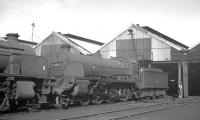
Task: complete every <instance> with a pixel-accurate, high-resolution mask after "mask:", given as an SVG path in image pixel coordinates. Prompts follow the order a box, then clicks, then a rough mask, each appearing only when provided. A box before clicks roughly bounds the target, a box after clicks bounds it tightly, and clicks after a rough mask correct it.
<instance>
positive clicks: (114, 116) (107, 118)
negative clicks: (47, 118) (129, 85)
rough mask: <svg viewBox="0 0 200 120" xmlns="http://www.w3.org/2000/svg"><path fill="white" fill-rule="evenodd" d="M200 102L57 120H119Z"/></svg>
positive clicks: (152, 105) (183, 102)
mask: <svg viewBox="0 0 200 120" xmlns="http://www.w3.org/2000/svg"><path fill="white" fill-rule="evenodd" d="M195 102H200V99H187V100H184V101H170V102H155V104H151V105H145V106H140V107H128V108H124V109H117V110H111V111H105V112H99V113H93V114H86V115H76V116H72V117H66V118H59V119H56V120H79V119H80V120H88V119H91V120H93V119H104V120H118V119H124V118H128V117H133V116H137V115H142V114H146V113H150V112H156V111H159V110H165V109H170V108H173V107H180V106H183V105H187V104H190V103H195Z"/></svg>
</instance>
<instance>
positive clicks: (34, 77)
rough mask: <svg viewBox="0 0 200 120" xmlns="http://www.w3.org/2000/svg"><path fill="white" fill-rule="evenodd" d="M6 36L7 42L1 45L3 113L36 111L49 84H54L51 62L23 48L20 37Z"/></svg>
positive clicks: (1, 105)
mask: <svg viewBox="0 0 200 120" xmlns="http://www.w3.org/2000/svg"><path fill="white" fill-rule="evenodd" d="M6 36H7V37H6V40H7V41H3V40H2V41H0V111H4V110H8V109H10V110H15V109H16V108H17V107H19V106H24V105H25V106H28V107H30V108H34V107H36V105H38V103H39V102H42V99H39V98H42V96H43V98H44V95H45V94H44V88H45V87H44V86H45V84H47V83H48V84H50V83H51V79H49V71H48V62H47V60H46V59H45V58H44V57H40V56H36V54H35V51H34V49H33V48H32V47H30V46H28V45H23V44H19V43H18V37H19V35H18V34H17V33H9V34H7V35H6ZM49 86H50V85H46V89H50V88H49Z"/></svg>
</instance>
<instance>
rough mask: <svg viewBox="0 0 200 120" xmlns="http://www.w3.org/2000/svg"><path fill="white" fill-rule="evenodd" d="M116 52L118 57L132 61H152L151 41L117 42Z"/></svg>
mask: <svg viewBox="0 0 200 120" xmlns="http://www.w3.org/2000/svg"><path fill="white" fill-rule="evenodd" d="M116 50H117V53H116V56H117V57H126V58H130V59H132V60H137V59H138V60H151V39H150V38H143V39H134V40H131V39H127V40H126V39H124V40H117V41H116ZM136 55H137V58H136Z"/></svg>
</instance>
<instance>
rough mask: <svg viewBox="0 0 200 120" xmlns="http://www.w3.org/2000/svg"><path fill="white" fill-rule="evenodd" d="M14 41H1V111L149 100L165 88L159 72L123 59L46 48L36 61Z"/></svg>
mask: <svg viewBox="0 0 200 120" xmlns="http://www.w3.org/2000/svg"><path fill="white" fill-rule="evenodd" d="M18 36H19V35H18V34H7V41H0V111H4V110H7V109H13V110H14V109H16V108H17V107H19V106H27V107H28V108H39V107H40V106H41V105H44V104H55V105H56V107H57V108H65V107H68V106H69V104H77V103H78V104H81V105H88V104H89V103H93V104H101V103H102V102H115V101H127V100H132V99H135V100H139V99H142V98H145V97H149V98H151V99H153V98H154V97H162V96H165V94H166V90H167V89H168V75H167V73H164V72H162V71H161V70H158V69H149V68H140V67H138V64H137V62H134V61H131V60H129V59H127V58H111V59H103V58H101V57H99V56H96V55H77V54H73V53H70V52H69V50H70V46H69V45H46V46H44V48H45V49H44V51H42V56H36V54H35V51H34V49H33V48H31V47H29V46H26V45H21V44H19V43H17V40H16V39H17V37H18Z"/></svg>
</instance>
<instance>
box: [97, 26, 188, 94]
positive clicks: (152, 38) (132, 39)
mask: <svg viewBox="0 0 200 120" xmlns="http://www.w3.org/2000/svg"><path fill="white" fill-rule="evenodd" d="M187 49H188V46H186V45H184V44H182V43H180V42H178V41H176V40H174V39H172V38H170V37H168V36H166V35H164V34H162V33H160V32H158V31H156V30H154V29H152V28H150V27H148V26H140V25H139V24H132V25H131V26H130V27H128V28H127V29H126V30H125V31H123V32H122V33H120V34H119V35H117V36H116V37H115V38H114V39H113V40H111V41H110V42H108V43H107V44H104V45H103V46H102V47H101V48H100V50H99V51H98V52H99V53H101V55H102V57H104V58H110V57H126V58H129V59H132V60H134V61H138V63H140V64H141V63H142V64H143V63H144V61H150V63H152V65H151V67H152V68H160V69H162V70H163V71H164V72H167V73H169V81H168V83H169V89H168V91H167V93H168V95H173V96H174V95H178V84H179V83H180V82H182V83H183V89H184V96H188V76H187V71H188V66H187V62H184V60H183V58H184V53H183V52H184V51H187ZM145 67H148V65H146V66H145Z"/></svg>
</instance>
